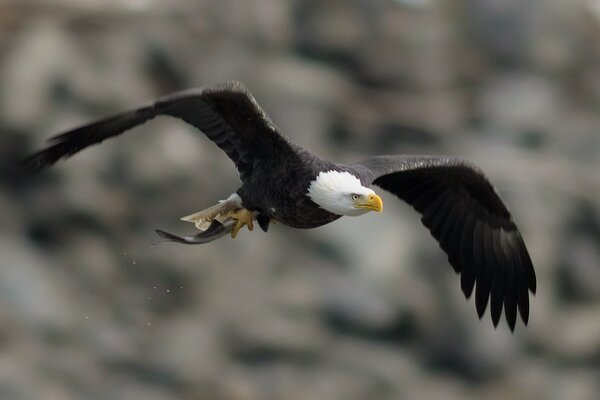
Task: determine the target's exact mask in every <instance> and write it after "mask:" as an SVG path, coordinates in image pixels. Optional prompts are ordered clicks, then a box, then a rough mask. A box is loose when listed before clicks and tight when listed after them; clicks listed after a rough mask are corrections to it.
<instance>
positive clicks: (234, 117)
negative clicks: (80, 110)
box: [24, 81, 295, 180]
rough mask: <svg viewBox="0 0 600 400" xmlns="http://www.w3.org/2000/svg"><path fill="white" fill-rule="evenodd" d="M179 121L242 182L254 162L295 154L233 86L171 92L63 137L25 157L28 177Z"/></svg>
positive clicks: (236, 85) (249, 98)
mask: <svg viewBox="0 0 600 400" xmlns="http://www.w3.org/2000/svg"><path fill="white" fill-rule="evenodd" d="M159 115H168V116H172V117H176V118H180V119H182V120H184V121H185V122H187V123H189V124H191V125H193V126H195V127H196V128H198V129H200V130H201V131H202V132H204V133H205V134H206V136H207V137H208V138H209V139H210V140H212V141H213V142H214V143H215V144H216V145H217V146H219V148H221V150H223V151H224V152H225V153H226V154H227V156H229V158H230V159H231V160H232V161H233V162H234V164H235V166H236V167H237V169H238V171H239V173H240V177H241V179H242V180H244V179H245V178H246V177H247V176H249V175H250V174H251V173H252V170H253V168H254V166H255V165H256V164H257V163H261V164H263V165H265V164H266V165H267V166H268V165H269V163H275V162H277V160H281V159H283V158H287V157H291V156H293V155H294V154H295V151H294V149H293V145H292V144H291V143H290V142H288V141H287V139H285V138H284V137H283V136H281V135H280V134H279V132H278V131H277V129H276V128H275V126H274V124H273V123H272V122H271V120H270V119H269V117H268V116H267V115H266V114H265V112H264V111H263V110H262V109H261V108H260V106H259V105H258V103H257V102H256V100H255V99H254V97H252V95H251V94H250V92H249V91H248V90H247V89H246V88H245V87H244V85H243V84H241V83H239V82H235V81H233V82H227V83H225V84H221V85H216V86H211V87H207V88H199V89H191V90H186V91H183V92H177V93H174V94H171V95H168V96H165V97H162V98H160V99H158V100H156V101H155V102H154V103H152V104H150V105H147V106H144V107H141V108H138V109H137V110H133V111H128V112H124V113H122V114H118V115H116V116H112V117H109V118H106V119H102V120H100V121H96V122H93V123H91V124H88V125H85V126H82V127H80V128H76V129H73V130H70V131H68V132H65V133H63V134H61V135H58V136H55V137H53V138H51V139H50V142H51V144H50V146H48V147H47V148H45V149H43V150H41V151H38V152H37V153H34V154H32V155H31V156H29V157H28V158H27V159H26V160H25V162H24V167H25V169H26V170H27V171H28V172H30V173H35V172H38V171H39V170H41V169H43V168H45V167H48V166H50V165H52V164H54V163H55V162H56V161H58V160H60V159H61V158H66V157H69V156H72V155H73V154H75V153H77V152H78V151H80V150H83V149H84V148H86V147H88V146H91V145H93V144H97V143H100V142H102V141H104V140H105V139H108V138H110V137H113V136H117V135H119V134H121V133H123V132H125V131H127V130H129V129H131V128H133V127H135V126H137V125H141V124H143V123H145V122H146V121H148V120H150V119H152V118H154V117H156V116H159Z"/></svg>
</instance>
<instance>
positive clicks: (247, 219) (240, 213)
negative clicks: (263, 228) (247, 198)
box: [229, 208, 254, 239]
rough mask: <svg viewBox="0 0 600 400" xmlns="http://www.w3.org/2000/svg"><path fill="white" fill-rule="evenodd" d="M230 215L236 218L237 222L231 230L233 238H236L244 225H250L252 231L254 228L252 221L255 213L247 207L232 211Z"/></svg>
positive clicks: (249, 228)
mask: <svg viewBox="0 0 600 400" xmlns="http://www.w3.org/2000/svg"><path fill="white" fill-rule="evenodd" d="M229 217H230V218H232V219H235V220H236V221H237V222H236V224H235V226H234V227H233V229H232V231H231V238H232V239H235V237H236V236H237V234H238V232H239V231H240V229H242V228H243V227H244V225H246V226H248V230H249V231H251V230H253V229H254V224H253V223H252V219H253V218H254V213H253V212H252V211H250V210H247V209H245V208H240V209H238V210H235V211H232V212H231V213H230V214H229Z"/></svg>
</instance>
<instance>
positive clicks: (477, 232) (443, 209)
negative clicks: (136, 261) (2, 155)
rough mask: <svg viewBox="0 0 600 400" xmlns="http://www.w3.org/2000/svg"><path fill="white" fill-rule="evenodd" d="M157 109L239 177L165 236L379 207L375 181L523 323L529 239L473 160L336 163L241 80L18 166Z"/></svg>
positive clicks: (479, 302)
mask: <svg viewBox="0 0 600 400" xmlns="http://www.w3.org/2000/svg"><path fill="white" fill-rule="evenodd" d="M159 115H167V116H171V117H176V118H180V119H182V120H184V121H185V122H187V123H189V124H191V125H193V126H194V127H196V128H198V129H199V130H200V131H202V132H203V133H204V134H205V135H206V136H207V137H208V138H209V139H210V140H212V141H213V142H214V143H215V144H216V145H217V146H218V147H219V148H220V149H221V150H223V151H224V152H225V154H227V156H228V157H229V158H230V159H231V161H233V163H234V164H235V166H236V168H237V170H238V171H239V175H240V179H241V182H242V184H241V186H240V187H239V188H238V189H237V190H236V191H235V192H234V193H233V194H232V195H231V196H230V197H229V198H228V199H226V200H222V201H220V202H219V203H218V204H216V205H215V206H213V207H210V208H208V209H206V210H203V211H200V212H198V213H195V214H192V215H188V216H187V217H184V218H183V220H185V221H190V222H193V223H195V224H196V226H197V227H198V228H199V229H200V230H201V232H200V233H199V234H197V235H196V236H191V237H184V238H182V237H179V236H176V235H173V234H170V233H166V232H163V231H157V232H158V234H159V235H160V236H161V237H162V238H163V239H164V240H170V241H176V242H180V243H205V242H207V241H210V240H214V239H215V238H217V237H220V236H223V235H226V234H228V233H230V234H231V237H233V238H235V237H236V235H237V234H238V232H239V231H240V229H241V228H242V227H244V226H247V227H248V229H249V230H252V228H253V221H257V223H258V224H259V225H260V227H261V228H262V229H263V230H264V231H265V232H266V231H267V229H268V227H269V224H270V223H271V222H279V223H282V224H285V225H288V226H290V227H294V228H304V229H308V228H316V227H319V226H322V225H325V224H328V223H330V222H332V221H335V220H337V219H338V218H340V217H342V216H345V215H346V216H358V215H362V214H365V213H367V212H370V211H376V212H381V211H382V210H383V202H382V200H381V197H379V195H378V194H377V193H376V192H375V191H374V190H373V189H372V188H371V187H372V186H373V185H375V186H377V187H379V188H381V189H383V190H386V191H389V192H391V193H393V194H394V195H396V196H397V197H399V198H400V199H402V200H404V201H405V202H407V203H408V204H410V205H411V206H412V207H413V208H414V209H415V210H416V211H418V212H419V213H420V214H421V221H422V223H423V225H425V226H426V227H427V228H428V229H429V231H430V233H431V235H432V236H433V237H434V238H435V239H436V240H437V241H438V242H439V245H440V247H441V248H442V249H443V250H444V251H445V252H446V254H447V255H448V260H449V262H450V264H451V265H452V267H453V268H454V270H455V271H456V272H457V273H460V278H461V279H460V283H461V288H462V291H463V292H464V294H465V296H466V297H467V298H469V297H470V296H471V295H472V293H473V291H474V290H475V305H476V309H477V313H478V315H479V318H481V317H482V316H483V314H484V312H485V310H486V308H487V305H488V302H489V303H490V314H491V317H492V322H493V324H494V326H497V325H498V322H499V320H500V316H501V314H502V310H504V315H505V319H506V321H507V323H508V326H509V327H510V329H511V330H514V327H515V323H516V318H517V309H518V310H519V313H520V315H521V319H522V320H523V322H524V323H525V324H527V322H528V319H529V292H532V293H535V290H536V277H535V272H534V269H533V265H532V262H531V259H530V257H529V254H528V252H527V248H526V247H525V244H524V243H523V239H522V238H521V234H520V233H519V230H518V229H517V226H516V225H515V223H514V222H513V219H512V217H511V215H510V213H509V211H508V209H507V208H506V206H505V205H504V204H503V202H502V201H501V200H500V198H499V196H498V194H497V193H496V191H495V190H494V187H493V186H492V185H491V184H490V182H489V181H488V180H487V178H486V177H485V175H484V174H483V173H482V172H481V170H480V169H479V168H477V167H476V166H475V165H473V164H472V163H470V162H467V161H463V160H460V159H456V158H452V157H439V156H421V155H387V156H378V157H373V158H370V159H368V160H366V161H363V162H359V163H354V164H341V163H334V162H331V161H328V160H325V159H323V158H321V157H318V156H316V155H314V154H312V153H310V152H308V151H307V150H305V149H303V148H301V147H300V146H298V145H296V144H294V143H291V142H290V141H289V140H288V139H287V138H285V137H284V136H283V135H282V134H281V133H280V132H279V131H278V129H277V128H276V127H275V124H273V122H272V121H271V119H270V118H269V117H268V116H267V115H266V113H265V112H264V111H263V110H262V108H261V107H260V106H259V105H258V103H257V102H256V100H255V99H254V97H253V96H252V95H251V94H250V92H249V91H248V90H247V89H246V88H245V87H244V85H243V84H241V83H239V82H227V83H225V84H220V85H215V86H210V87H205V88H199V89H191V90H186V91H182V92H177V93H174V94H171V95H168V96H165V97H161V98H159V99H158V100H156V101H154V102H153V103H151V104H148V105H146V106H143V107H140V108H138V109H136V110H132V111H127V112H124V113H121V114H118V115H115V116H112V117H108V118H105V119H102V120H99V121H96V122H92V123H90V124H88V125H85V126H82V127H79V128H76V129H73V130H70V131H68V132H66V133H63V134H61V135H58V136H55V137H53V138H51V139H50V144H49V146H48V147H47V148H45V149H43V150H41V151H38V152H36V153H34V154H32V155H31V156H29V157H28V158H27V159H26V160H25V161H24V167H25V169H26V170H27V171H28V172H29V173H35V172H38V171H40V170H41V169H43V168H45V167H48V166H50V165H52V164H54V163H55V162H56V161H58V160H60V159H61V158H66V157H69V156H71V155H73V154H75V153H77V152H78V151H80V150H82V149H84V148H86V147H88V146H91V145H93V144H96V143H100V142H102V141H103V140H105V139H108V138H110V137H113V136H117V135H119V134H121V133H123V132H125V131H127V130H129V129H131V128H133V127H135V126H137V125H140V124H143V123H145V122H146V121H149V120H151V119H153V118H154V117H157V116H159Z"/></svg>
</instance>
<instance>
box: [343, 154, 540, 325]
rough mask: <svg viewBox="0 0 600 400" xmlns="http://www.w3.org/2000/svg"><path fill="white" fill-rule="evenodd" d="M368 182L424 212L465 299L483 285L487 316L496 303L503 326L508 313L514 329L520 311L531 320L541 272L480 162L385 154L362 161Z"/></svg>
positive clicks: (495, 315)
mask: <svg viewBox="0 0 600 400" xmlns="http://www.w3.org/2000/svg"><path fill="white" fill-rule="evenodd" d="M353 168H355V169H354V171H355V172H356V173H357V174H358V175H359V176H361V179H362V180H363V181H364V182H367V183H373V184H375V185H378V186H380V187H381V188H383V189H385V190H387V191H390V192H392V193H393V194H395V195H396V196H398V197H399V198H401V199H402V200H404V201H406V202H407V203H409V204H410V205H411V206H413V207H414V208H415V210H417V211H418V212H419V213H421V222H422V223H423V225H425V226H426V227H427V228H428V229H429V231H430V233H431V235H432V236H433V237H434V238H435V239H437V240H438V242H439V244H440V247H441V248H442V250H444V252H446V254H447V255H448V261H449V262H450V264H451V265H452V267H453V268H454V270H455V271H456V272H458V273H460V274H461V278H460V285H461V289H462V291H463V293H464V295H465V297H467V298H469V297H471V295H472V294H473V291H474V290H475V306H476V309H477V314H478V315H479V317H480V318H481V317H482V316H483V314H484V313H485V310H486V308H487V305H488V303H489V304H490V314H491V317H492V322H493V324H494V326H496V325H497V324H498V322H499V320H500V317H501V315H502V311H503V310H504V315H505V317H506V322H507V324H508V326H509V327H510V329H511V330H513V329H514V327H515V323H516V316H517V310H518V311H519V314H520V315H521V319H522V320H523V322H525V323H527V322H528V319H529V292H532V293H535V289H536V277H535V271H534V269H533V264H532V263H531V258H530V257H529V253H528V252H527V248H526V247H525V244H524V243H523V239H522V238H521V235H520V233H519V231H518V229H517V226H516V225H515V223H514V222H513V220H512V217H511V215H510V212H509V211H508V209H507V208H506V206H505V205H504V203H503V202H502V200H501V199H500V197H499V196H498V194H497V193H496V191H495V190H494V187H493V186H492V185H491V184H490V183H489V181H488V180H487V178H486V177H485V175H484V174H483V173H482V172H481V171H480V170H479V169H478V168H477V167H475V166H474V165H472V164H470V163H468V162H465V161H462V160H458V159H454V158H448V157H435V156H381V157H376V158H373V159H370V160H367V161H365V162H362V163H359V164H354V165H353Z"/></svg>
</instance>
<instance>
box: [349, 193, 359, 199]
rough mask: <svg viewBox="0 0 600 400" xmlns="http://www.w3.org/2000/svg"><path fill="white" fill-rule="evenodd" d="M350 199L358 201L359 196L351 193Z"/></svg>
mask: <svg viewBox="0 0 600 400" xmlns="http://www.w3.org/2000/svg"><path fill="white" fill-rule="evenodd" d="M350 198H351V199H352V200H358V199H359V198H360V196H359V195H357V194H356V193H352V194H351V195H350Z"/></svg>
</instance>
